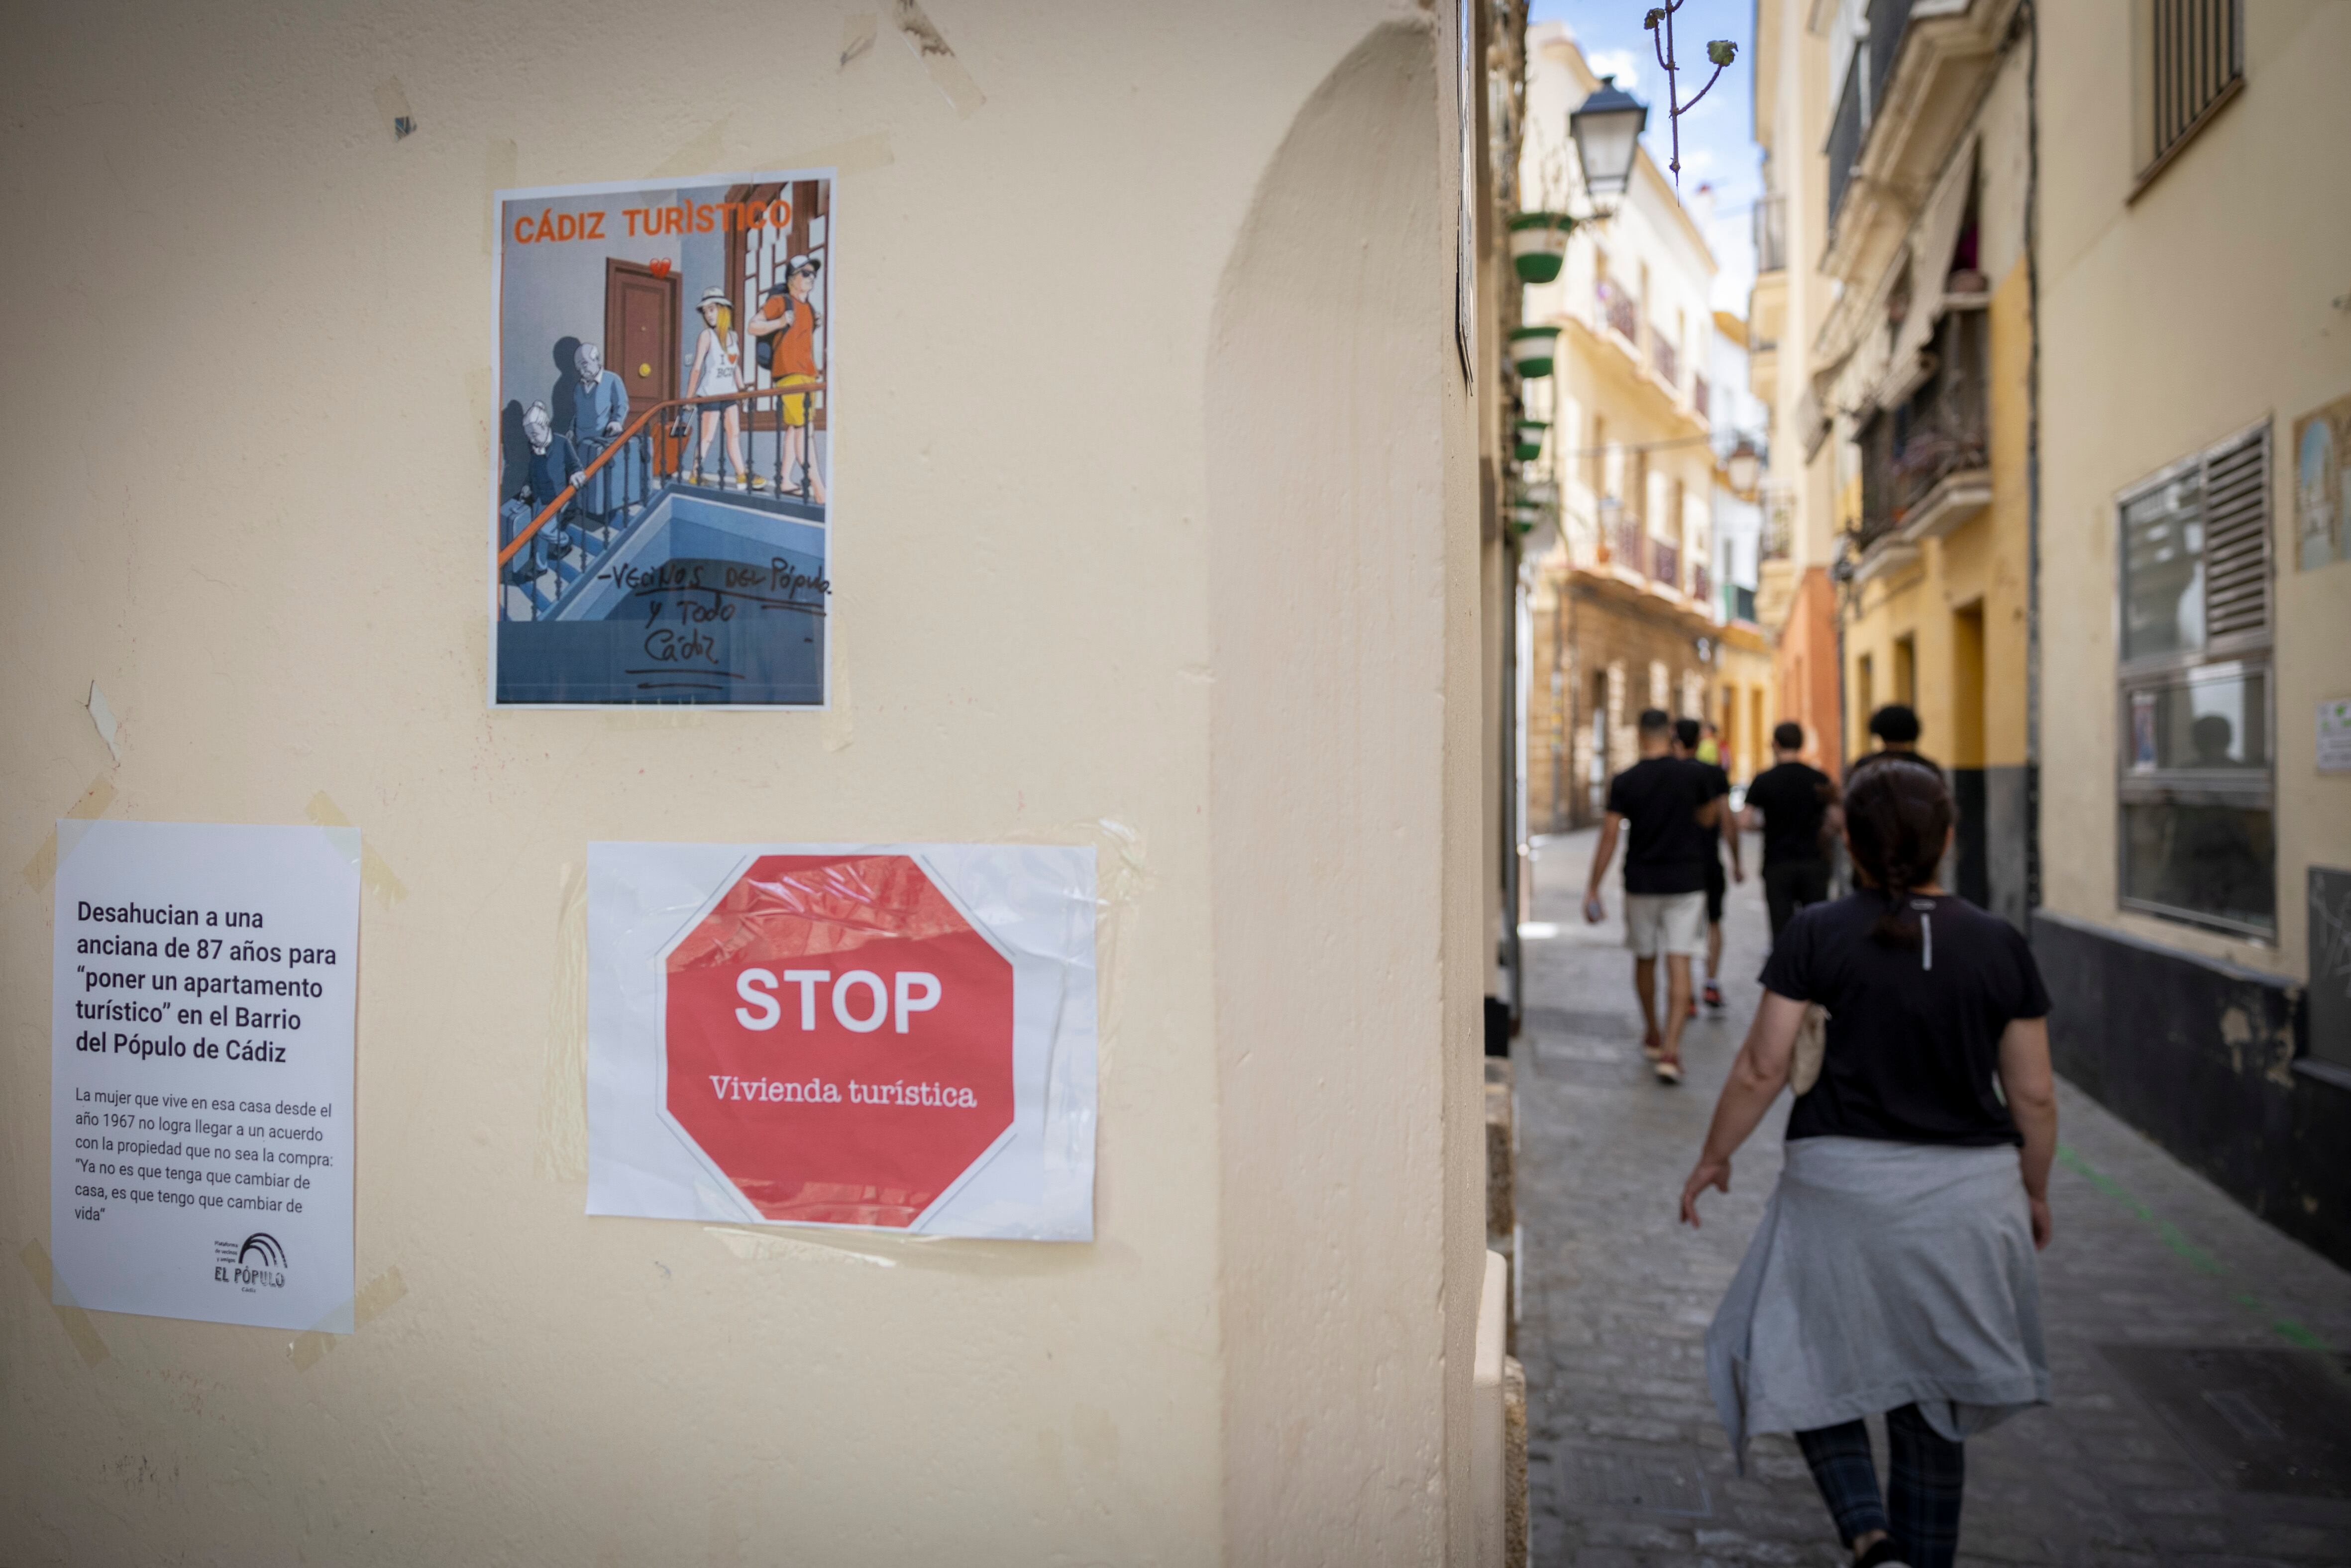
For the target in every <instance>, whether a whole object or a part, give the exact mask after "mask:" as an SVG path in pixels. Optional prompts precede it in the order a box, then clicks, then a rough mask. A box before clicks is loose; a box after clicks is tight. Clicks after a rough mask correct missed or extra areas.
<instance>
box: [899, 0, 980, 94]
mask: <svg viewBox="0 0 2351 1568" xmlns="http://www.w3.org/2000/svg"><path fill="white" fill-rule="evenodd" d="M898 34H899V36H900V37H903V38H904V39H905V40H906V47H908V48H910V49H912V50H914V54H915V57H917V58H919V59H920V60H921V61H922V62H923V67H924V68H925V69H926V70H928V71H929V72H930V73H931V80H932V82H933V83H935V85H936V86H937V88H938V89H939V90H940V91H941V92H943V93H945V94H946V96H947V101H948V102H949V103H951V104H953V105H955V111H956V118H957V119H959V120H969V119H970V118H971V117H972V116H973V115H975V114H977V113H978V112H979V106H980V105H981V104H984V103H986V102H987V94H986V93H984V92H982V91H980V90H979V84H978V83H977V82H976V81H974V80H972V79H971V73H970V72H969V71H967V70H966V69H964V68H963V62H962V61H961V60H959V59H957V58H956V52H955V50H953V49H951V48H949V47H947V41H946V38H944V37H940V35H939V30H938V27H937V26H935V24H933V22H932V21H931V19H930V17H929V16H927V15H925V13H924V10H923V7H922V5H921V3H920V0H898Z"/></svg>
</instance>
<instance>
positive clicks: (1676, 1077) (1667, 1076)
mask: <svg viewBox="0 0 2351 1568" xmlns="http://www.w3.org/2000/svg"><path fill="white" fill-rule="evenodd" d="M1655 1071H1656V1074H1657V1082H1660V1083H1663V1084H1665V1085H1666V1086H1667V1087H1668V1088H1672V1087H1675V1086H1677V1085H1678V1084H1679V1083H1680V1082H1681V1081H1682V1064H1681V1063H1680V1062H1678V1061H1660V1062H1658V1063H1657V1065H1656V1070H1655Z"/></svg>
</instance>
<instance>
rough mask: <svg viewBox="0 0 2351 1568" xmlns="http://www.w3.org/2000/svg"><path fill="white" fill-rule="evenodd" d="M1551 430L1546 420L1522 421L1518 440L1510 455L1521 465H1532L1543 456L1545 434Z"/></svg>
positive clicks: (1511, 448)
mask: <svg viewBox="0 0 2351 1568" xmlns="http://www.w3.org/2000/svg"><path fill="white" fill-rule="evenodd" d="M1550 428H1551V425H1550V423H1549V422H1547V421H1544V420H1540V419H1522V420H1520V421H1519V422H1518V434H1517V438H1516V440H1515V441H1514V442H1513V443H1512V444H1511V446H1510V455H1511V456H1513V457H1515V458H1517V459H1518V460H1519V461H1520V462H1521V463H1531V462H1533V461H1534V460H1535V459H1536V458H1538V457H1540V456H1541V455H1542V444H1543V432H1544V431H1546V430H1549V429H1550Z"/></svg>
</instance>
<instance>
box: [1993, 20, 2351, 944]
mask: <svg viewBox="0 0 2351 1568" xmlns="http://www.w3.org/2000/svg"><path fill="white" fill-rule="evenodd" d="M2244 10H2245V50H2246V67H2245V87H2244V90H2243V92H2242V94H2241V96H2240V97H2239V98H2238V99H2237V100H2236V101H2235V102H2233V103H2231V104H2230V105H2228V106H2227V107H2226V108H2225V109H2223V110H2221V111H2220V114H2219V116H2218V117H2217V118H2215V119H2214V120H2213V121H2212V122H2211V124H2210V126H2208V127H2207V128H2206V129H2205V130H2204V131H2202V132H2201V133H2200V134H2199V136H2198V137H2197V138H2196V139H2195V141H2193V142H2191V143H2190V144H2189V146H2188V147H2187V148H2186V149H2185V150H2184V151H2183V152H2182V153H2181V154H2180V155H2179V158H2178V159H2177V160H2176V161H2175V162H2173V163H2172V164H2171V165H2170V167H2168V169H2166V170H2165V171H2164V172H2162V173H2161V174H2160V175H2159V176H2158V178H2157V179H2156V180H2155V182H2154V183H2152V184H2151V185H2150V186H2148V188H2147V191H2146V192H2145V193H2143V194H2142V195H2140V196H2139V197H2138V199H2137V201H2136V202H2130V201H2128V200H2127V198H2128V195H2129V193H2130V189H2131V185H2132V182H2133V176H2134V174H2135V172H2136V171H2135V168H2134V160H2133V157H2132V132H2131V120H2130V116H2129V112H2128V110H2127V108H2126V106H2128V105H2129V104H2130V103H2131V102H2132V90H2131V81H2130V78H2129V68H2130V61H2131V57H2132V51H2131V48H2130V47H2129V37H2128V32H2127V26H2126V16H2127V12H2126V8H2125V7H2123V6H2120V5H2113V6H2079V7H2075V6H2043V7H2041V8H2040V17H2041V20H2040V26H2041V29H2042V47H2043V56H2042V58H2043V65H2042V75H2041V83H2040V113H2041V148H2042V158H2041V179H2042V194H2041V205H2040V214H2039V224H2040V234H2041V235H2042V236H2043V248H2042V254H2041V268H2042V273H2041V278H2042V281H2041V287H2042V299H2041V322H2042V330H2043V348H2042V363H2041V375H2042V391H2041V410H2042V439H2041V451H2042V455H2043V456H2042V461H2043V471H2042V472H2043V525H2042V575H2041V582H2042V596H2043V654H2042V670H2043V684H2042V705H2043V709H2042V726H2041V736H2042V746H2043V767H2042V820H2041V842H2042V856H2043V892H2044V895H2045V897H2046V899H2047V902H2048V905H2049V907H2050V908H2052V909H2054V910H2057V911H2059V912H2061V913H2064V914H2066V915H2074V916H2076V917H2078V918H2081V919H2085V920H2092V921H2096V922H2098V923H2100V924H2102V925H2107V926H2110V927H2112V928H2115V929H2117V930H2122V931H2126V932H2130V933H2133V934H2135V935H2137V936H2145V937H2148V938H2150V939H2152V940H2155V941H2158V942H2160V943H2163V944H2165V945H2167V946H2173V947H2179V948H2185V949H2189V950H2190V951H2195V952H2199V953H2203V954H2206V955H2209V956H2217V957H2224V958H2227V959H2231V960H2233V961H2235V962H2237V963H2241V964H2244V965H2248V966H2251V967H2255V968H2260V969H2265V970H2270V971H2273V972H2275V973H2279V974H2284V975H2289V976H2294V977H2305V976H2306V971H2307V958H2308V946H2307V921H2306V914H2305V905H2304V898H2305V894H2304V872H2305V868H2306V867H2307V866H2308V865H2310V864H2312V863H2314V862H2315V863H2319V864H2326V865H2335V866H2343V865H2346V864H2351V779H2346V778H2345V777H2342V776H2340V775H2337V776H2333V777H2327V778H2321V777H2320V776H2319V775H2318V773H2317V771H2316V765H2315V758H2314V734H2313V731H2314V723H2313V710H2314V706H2315V704H2316V703H2317V702H2318V700H2319V699H2321V698H2323V697H2338V696H2344V695H2351V565H2343V564H2340V563H2338V564H2336V565H2335V566H2332V567H2328V568H2325V569H2323V570H2318V571H2314V572H2303V571H2299V570H2296V569H2295V565H2294V552H2293V546H2294V520H2293V519H2294V512H2293V507H2294V480H2293V465H2292V460H2291V455H2290V444H2291V441H2292V438H2293V425H2294V420H2295V419H2296V418H2297V417H2298V416H2299V415H2301V414H2303V413H2306V412H2308V411H2309V410H2311V409H2313V408H2315V407H2318V406H2320V405H2322V404H2324V403H2325V402H2330V401H2332V400H2334V399H2335V398H2338V397H2342V396H2345V395H2346V394H2351V314H2346V310H2345V309H2344V308H2343V306H2342V305H2341V303H2340V298H2341V297H2342V296H2343V294H2344V277H2343V270H2342V265H2341V262H2342V257H2343V256H2345V255H2346V254H2351V174H2346V168H2345V165H2344V163H2343V161H2342V160H2341V159H2340V158H2338V157H2333V156H2330V155H2329V153H2330V152H2331V151H2332V150H2334V149H2338V148H2342V147H2345V146H2351V98H2346V95H2345V94H2344V93H2343V92H2342V91H2341V88H2340V82H2341V78H2342V76H2343V73H2344V70H2345V68H2346V66H2347V65H2351V5H2342V4H2339V3H2338V4H2325V3H2321V0H2263V3H2262V4H2261V5H2248V6H2246V7H2245V8H2244ZM2322 150H2325V151H2322ZM2265 417H2266V418H2270V419H2272V420H2273V421H2274V423H2273V427H2272V435H2273V446H2272V462H2273V488H2272V512H2273V531H2272V535H2271V549H2272V553H2273V559H2274V560H2275V562H2276V577H2275V579H2274V588H2275V591H2276V598H2275V601H2274V614H2275V618H2276V627H2277V643H2276V654H2275V659H2276V663H2275V670H2276V686H2277V689H2276V694H2275V697H2274V701H2275V709H2276V715H2277V753H2278V755H2277V765H2276V790H2277V793H2276V800H2277V816H2276V821H2277V830H2278V855H2277V869H2278V916H2279V919H2278V939H2277V941H2276V943H2275V944H2274V945H2272V944H2268V943H2262V942H2254V941H2248V940H2241V939H2235V938H2230V937H2224V936H2214V935H2210V934H2207V933H2204V932H2200V931H2198V930H2196V929H2194V928H2192V927H2189V926H2187V925H2181V924H2179V923H2177V922H2172V921H2166V920H2158V919H2153V918H2149V917H2145V916H2141V915H2126V914H2124V913H2122V912H2121V911H2120V910H2119V908H2118V906H2117V904H2116V803H2115V772H2114V769H2115V758H2116V745H2117V733H2116V732H2117V728H2118V724H2119V719H2118V707H2119V703H2118V699H2117V697H2116V687H2115V664H2116V648H2115V635H2114V619H2115V593H2116V527H2115V499H2116V495H2117V494H2118V493H2119V492H2121V491H2122V490H2124V489H2125V488H2126V487H2128V486H2131V485H2132V484H2133V483H2135V482H2136V481H2137V480H2139V479H2141V478H2143V477H2144V476H2147V475H2149V474H2151V473H2153V472H2155V471H2156V470H2158V469H2159V468H2161V467H2163V466H2165V465H2168V464H2170V463H2172V462H2174V461H2176V460H2177V459H2179V458H2181V457H2185V456H2188V455H2191V454H2193V453H2196V452H2198V451H2199V450H2201V449H2202V448H2204V447H2205V446H2207V445H2209V444H2211V443H2213V442H2215V441H2218V440H2220V438H2221V437H2223V436H2226V435H2229V434H2231V433H2233V432H2235V431H2238V430H2241V429H2243V428H2244V427H2246V426H2247V425H2250V424H2252V423H2255V422H2256V421H2259V420H2261V419H2263V418H2265Z"/></svg>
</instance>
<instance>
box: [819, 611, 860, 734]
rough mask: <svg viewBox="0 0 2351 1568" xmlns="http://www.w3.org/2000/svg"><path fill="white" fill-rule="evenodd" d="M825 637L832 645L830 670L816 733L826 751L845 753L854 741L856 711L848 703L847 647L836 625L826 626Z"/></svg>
mask: <svg viewBox="0 0 2351 1568" xmlns="http://www.w3.org/2000/svg"><path fill="white" fill-rule="evenodd" d="M824 634H825V637H826V639H827V640H828V641H829V642H830V643H831V644H832V649H831V651H832V668H831V671H830V672H828V674H829V676H830V679H829V680H828V681H827V682H826V688H827V689H826V692H825V697H826V706H825V710H824V717H823V718H822V719H820V721H818V724H817V733H818V734H819V735H820V736H821V737H823V738H824V748H825V749H826V750H827V751H846V750H848V749H849V743H850V742H851V741H853V740H855V739H856V738H857V711H856V709H855V708H854V707H852V706H851V705H850V701H849V644H848V643H847V642H845V641H844V640H843V639H842V637H841V622H837V621H831V620H828V621H827V622H825V633H824Z"/></svg>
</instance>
